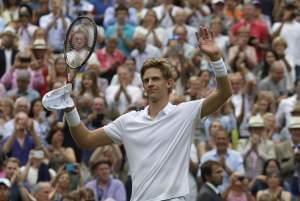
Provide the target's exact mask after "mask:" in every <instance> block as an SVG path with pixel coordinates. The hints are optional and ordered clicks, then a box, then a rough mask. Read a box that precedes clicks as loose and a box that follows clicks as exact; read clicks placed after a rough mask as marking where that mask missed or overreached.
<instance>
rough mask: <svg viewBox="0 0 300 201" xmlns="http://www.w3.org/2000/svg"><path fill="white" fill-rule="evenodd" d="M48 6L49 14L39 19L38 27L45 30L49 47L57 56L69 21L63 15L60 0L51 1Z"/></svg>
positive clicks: (62, 47)
mask: <svg viewBox="0 0 300 201" xmlns="http://www.w3.org/2000/svg"><path fill="white" fill-rule="evenodd" d="M49 5H50V10H51V12H50V13H48V14H46V15H43V16H41V17H40V19H39V25H40V27H41V28H43V29H45V30H46V33H47V42H48V45H49V47H50V48H51V49H52V50H53V52H54V53H55V54H58V53H62V52H63V49H64V39H65V36H66V34H67V28H68V26H69V25H70V24H71V21H70V19H69V18H67V17H66V16H65V15H64V12H63V7H64V6H63V1H62V0H53V1H51V2H50V4H49Z"/></svg>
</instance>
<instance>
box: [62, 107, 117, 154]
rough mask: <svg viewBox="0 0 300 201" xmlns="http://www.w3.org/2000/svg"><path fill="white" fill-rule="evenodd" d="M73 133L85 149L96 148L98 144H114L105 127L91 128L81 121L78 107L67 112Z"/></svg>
mask: <svg viewBox="0 0 300 201" xmlns="http://www.w3.org/2000/svg"><path fill="white" fill-rule="evenodd" d="M65 116H66V120H67V122H68V125H69V128H70V132H71V135H72V137H73V139H74V140H75V142H76V143H77V144H78V146H79V147H81V148H83V149H95V148H96V147H98V146H104V145H109V144H112V140H111V139H110V138H109V137H108V136H107V135H106V134H105V132H104V129H103V128H98V129H96V130H89V129H87V128H86V126H85V125H84V124H83V123H82V122H81V121H80V117H79V114H78V112H77V109H76V108H75V107H74V108H73V109H72V110H71V111H69V112H67V111H66V113H65Z"/></svg>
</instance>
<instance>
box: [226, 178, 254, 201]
mask: <svg viewBox="0 0 300 201" xmlns="http://www.w3.org/2000/svg"><path fill="white" fill-rule="evenodd" d="M248 184H249V179H248V178H247V177H245V176H244V175H240V174H232V175H231V177H230V184H229V186H228V188H227V189H226V191H225V192H224V193H223V196H222V197H223V198H224V201H235V200H239V201H255V198H254V197H253V196H252V195H251V193H250V191H249V189H248Z"/></svg>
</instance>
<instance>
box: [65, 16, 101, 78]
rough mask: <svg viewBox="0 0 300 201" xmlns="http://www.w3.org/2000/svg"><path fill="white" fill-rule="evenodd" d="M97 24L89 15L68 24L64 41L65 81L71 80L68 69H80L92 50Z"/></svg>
mask: <svg viewBox="0 0 300 201" xmlns="http://www.w3.org/2000/svg"><path fill="white" fill-rule="evenodd" d="M96 39H97V26H96V24H95V22H94V20H92V19H91V18H89V17H86V16H80V17H78V18H76V19H75V20H74V21H73V22H72V24H71V25H70V27H69V29H68V31H67V35H66V38H65V41H64V58H65V61H66V65H67V70H66V71H67V82H71V75H70V69H80V68H81V67H82V66H84V65H85V64H86V62H87V61H88V59H89V57H90V56H91V54H92V53H93V51H94V48H95V44H96Z"/></svg>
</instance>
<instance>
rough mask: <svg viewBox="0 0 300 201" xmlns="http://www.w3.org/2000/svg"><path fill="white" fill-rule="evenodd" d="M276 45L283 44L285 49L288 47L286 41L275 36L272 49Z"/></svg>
mask: <svg viewBox="0 0 300 201" xmlns="http://www.w3.org/2000/svg"><path fill="white" fill-rule="evenodd" d="M278 44H283V45H284V46H285V48H287V47H288V44H287V42H286V40H285V39H284V38H283V37H281V36H277V37H276V38H274V39H273V41H272V47H273V48H274V46H276V45H278Z"/></svg>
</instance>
